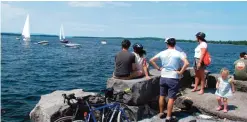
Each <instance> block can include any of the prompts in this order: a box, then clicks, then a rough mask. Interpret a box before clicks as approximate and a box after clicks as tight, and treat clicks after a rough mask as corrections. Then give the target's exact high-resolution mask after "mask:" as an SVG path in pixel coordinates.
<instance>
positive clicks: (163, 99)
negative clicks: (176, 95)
mask: <svg viewBox="0 0 247 122" xmlns="http://www.w3.org/2000/svg"><path fill="white" fill-rule="evenodd" d="M164 105H165V96H160V98H159V108H160V113H159V116H160V117H161V116H162V115H163V112H164Z"/></svg>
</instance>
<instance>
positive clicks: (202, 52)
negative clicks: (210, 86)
mask: <svg viewBox="0 0 247 122" xmlns="http://www.w3.org/2000/svg"><path fill="white" fill-rule="evenodd" d="M206 51H207V48H201V57H200V60H199V63H198V64H201V63H202V61H203V58H204V56H205V54H206Z"/></svg>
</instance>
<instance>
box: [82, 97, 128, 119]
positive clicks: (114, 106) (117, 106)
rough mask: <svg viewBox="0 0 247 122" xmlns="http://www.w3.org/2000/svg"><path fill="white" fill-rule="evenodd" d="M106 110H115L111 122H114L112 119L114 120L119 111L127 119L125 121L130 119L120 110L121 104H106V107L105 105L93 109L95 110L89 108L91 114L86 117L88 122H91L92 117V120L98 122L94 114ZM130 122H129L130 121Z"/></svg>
mask: <svg viewBox="0 0 247 122" xmlns="http://www.w3.org/2000/svg"><path fill="white" fill-rule="evenodd" d="M86 104H87V106H89V104H88V103H86ZM104 108H110V109H114V111H113V113H112V115H111V119H110V121H109V122H112V119H113V117H114V115H115V113H116V112H117V110H119V111H120V112H121V113H122V114H123V116H124V117H125V119H127V120H128V118H127V117H126V115H125V112H124V111H123V110H122V109H121V108H120V103H117V102H115V103H111V104H106V105H104V106H101V107H98V108H93V109H92V108H90V107H89V111H90V112H89V114H88V115H87V117H86V120H87V122H89V121H90V118H91V117H92V119H93V121H94V122H97V120H96V118H95V115H94V113H93V112H94V111H96V110H101V109H104ZM128 122H129V120H128Z"/></svg>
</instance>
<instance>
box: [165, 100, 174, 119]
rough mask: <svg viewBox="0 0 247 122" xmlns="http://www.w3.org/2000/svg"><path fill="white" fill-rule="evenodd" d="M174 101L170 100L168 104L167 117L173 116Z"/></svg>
mask: <svg viewBox="0 0 247 122" xmlns="http://www.w3.org/2000/svg"><path fill="white" fill-rule="evenodd" d="M173 104H174V99H171V98H169V100H168V104H167V115H166V117H171V116H172V109H173Z"/></svg>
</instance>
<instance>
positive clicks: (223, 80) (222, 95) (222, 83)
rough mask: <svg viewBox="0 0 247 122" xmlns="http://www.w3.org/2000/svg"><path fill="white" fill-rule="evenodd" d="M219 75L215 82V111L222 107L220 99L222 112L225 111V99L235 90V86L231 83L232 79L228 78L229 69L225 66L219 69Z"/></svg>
mask: <svg viewBox="0 0 247 122" xmlns="http://www.w3.org/2000/svg"><path fill="white" fill-rule="evenodd" d="M220 75H221V77H219V78H218V80H217V84H216V88H217V90H216V92H215V94H216V95H217V96H218V97H217V100H218V104H219V106H218V108H217V109H216V110H217V111H220V110H222V109H223V107H222V101H223V102H224V110H223V111H224V113H227V111H228V109H227V105H228V104H227V99H228V98H229V97H230V96H232V93H234V92H235V87H234V84H233V79H232V78H228V75H229V70H228V69H226V68H223V69H221V71H220Z"/></svg>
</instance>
